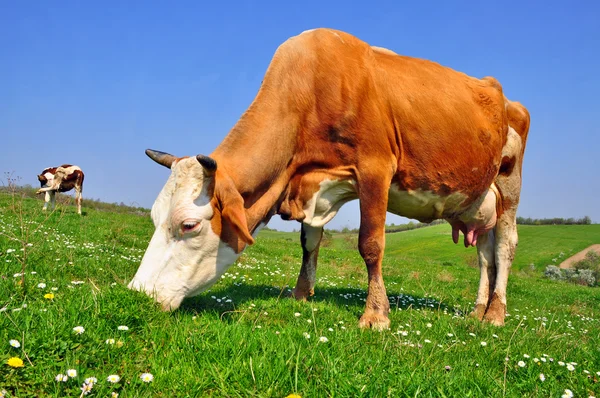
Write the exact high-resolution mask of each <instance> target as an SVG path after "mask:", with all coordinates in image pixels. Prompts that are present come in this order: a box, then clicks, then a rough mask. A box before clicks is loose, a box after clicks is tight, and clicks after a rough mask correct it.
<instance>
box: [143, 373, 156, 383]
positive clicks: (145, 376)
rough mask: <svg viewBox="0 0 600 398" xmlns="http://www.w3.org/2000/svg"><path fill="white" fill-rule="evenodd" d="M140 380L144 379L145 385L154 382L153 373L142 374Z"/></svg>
mask: <svg viewBox="0 0 600 398" xmlns="http://www.w3.org/2000/svg"><path fill="white" fill-rule="evenodd" d="M140 379H142V381H143V382H144V383H150V382H151V381H152V380H154V376H153V375H152V373H142V374H141V375H140Z"/></svg>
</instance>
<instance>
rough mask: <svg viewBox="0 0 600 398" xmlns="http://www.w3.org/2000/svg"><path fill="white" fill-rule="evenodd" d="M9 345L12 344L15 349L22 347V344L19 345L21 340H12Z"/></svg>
mask: <svg viewBox="0 0 600 398" xmlns="http://www.w3.org/2000/svg"><path fill="white" fill-rule="evenodd" d="M8 344H10V345H11V346H13V347H15V348H19V347H21V343H19V340H10V341H9V342H8Z"/></svg>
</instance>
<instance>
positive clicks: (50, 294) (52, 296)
mask: <svg viewBox="0 0 600 398" xmlns="http://www.w3.org/2000/svg"><path fill="white" fill-rule="evenodd" d="M44 298H46V299H48V300H52V299H53V298H54V293H46V294H44Z"/></svg>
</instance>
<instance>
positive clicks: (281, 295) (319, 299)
mask: <svg viewBox="0 0 600 398" xmlns="http://www.w3.org/2000/svg"><path fill="white" fill-rule="evenodd" d="M290 293H291V289H289V288H287V287H286V288H283V289H282V288H280V287H276V286H270V285H247V284H242V285H240V286H234V285H228V286H224V287H218V288H212V289H210V290H209V291H207V292H204V293H202V294H201V295H199V296H196V297H191V298H187V299H185V300H184V302H183V303H182V305H181V307H180V308H179V311H181V312H185V313H190V314H202V313H204V312H217V313H220V314H224V313H231V312H232V311H243V310H245V309H247V308H249V306H250V305H251V304H254V305H255V306H256V307H258V308H261V307H264V306H270V307H272V305H273V304H272V303H273V301H274V300H294V298H292V297H291V296H290ZM388 297H389V300H390V310H391V311H395V310H408V309H414V310H430V311H441V312H449V313H461V310H460V309H459V308H457V307H453V306H452V303H445V302H441V301H439V300H437V299H435V298H431V297H422V296H418V295H410V294H405V293H399V292H396V291H390V292H388ZM366 298H367V291H366V290H365V289H361V288H349V287H346V288H338V287H334V288H322V289H319V288H316V289H315V295H314V296H312V297H310V298H309V299H308V303H310V302H313V303H325V304H331V305H335V306H338V307H339V308H340V309H343V310H344V311H348V312H351V313H352V314H354V315H355V316H356V317H357V318H358V317H360V315H361V314H362V312H363V310H364V307H365V301H366ZM267 303H268V304H267ZM227 318H228V317H225V318H224V319H227Z"/></svg>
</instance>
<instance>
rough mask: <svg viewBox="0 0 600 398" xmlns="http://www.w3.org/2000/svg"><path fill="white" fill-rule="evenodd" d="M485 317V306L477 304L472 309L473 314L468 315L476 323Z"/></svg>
mask: <svg viewBox="0 0 600 398" xmlns="http://www.w3.org/2000/svg"><path fill="white" fill-rule="evenodd" d="M484 315H485V305H483V304H477V305H476V306H475V308H474V309H473V312H471V313H470V314H469V316H470V317H471V318H475V319H477V320H478V321H481V320H483V316H484Z"/></svg>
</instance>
